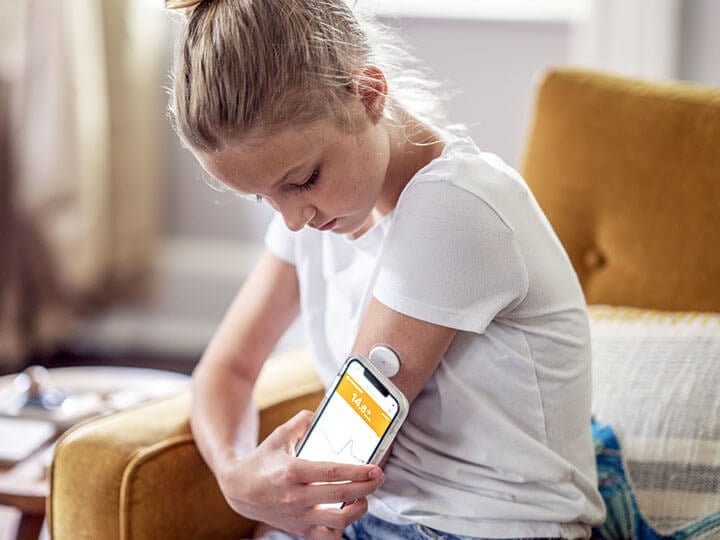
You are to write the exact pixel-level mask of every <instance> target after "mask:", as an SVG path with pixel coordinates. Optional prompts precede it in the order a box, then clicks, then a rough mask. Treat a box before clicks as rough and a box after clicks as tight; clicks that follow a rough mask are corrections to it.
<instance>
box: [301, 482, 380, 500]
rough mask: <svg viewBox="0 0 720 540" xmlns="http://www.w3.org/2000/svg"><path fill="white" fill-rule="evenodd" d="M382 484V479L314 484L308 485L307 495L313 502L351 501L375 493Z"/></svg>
mask: <svg viewBox="0 0 720 540" xmlns="http://www.w3.org/2000/svg"><path fill="white" fill-rule="evenodd" d="M381 484H382V479H374V480H366V481H364V482H342V483H332V484H312V485H310V486H308V489H307V492H306V495H305V496H306V497H307V500H308V501H309V502H310V503H311V504H324V503H338V502H344V503H351V502H353V501H355V500H357V499H361V498H362V497H366V496H368V495H370V494H371V493H374V492H375V490H376V489H377V488H378V487H380V485H381Z"/></svg>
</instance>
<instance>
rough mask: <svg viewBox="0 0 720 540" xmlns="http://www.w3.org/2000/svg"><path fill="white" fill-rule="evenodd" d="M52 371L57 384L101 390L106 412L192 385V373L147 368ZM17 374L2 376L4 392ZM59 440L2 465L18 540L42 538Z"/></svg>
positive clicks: (2, 491)
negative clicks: (51, 467)
mask: <svg viewBox="0 0 720 540" xmlns="http://www.w3.org/2000/svg"><path fill="white" fill-rule="evenodd" d="M49 375H50V382H51V384H52V385H53V386H56V387H59V388H62V389H63V390H65V391H66V392H68V393H81V392H87V391H93V392H97V393H98V394H99V395H100V396H101V397H102V399H103V403H104V404H105V405H104V407H103V408H104V412H105V413H107V412H111V411H113V410H119V409H122V408H125V407H127V406H130V405H134V404H137V403H140V402H142V401H146V400H148V399H154V398H160V397H165V396H169V395H172V394H175V393H178V392H181V391H183V390H185V389H187V388H188V387H189V384H190V378H189V377H188V376H187V375H182V374H180V373H174V372H171V371H161V370H156V369H143V368H126V367H106V366H97V367H96V366H87V367H86V366H83V367H68V368H56V369H51V370H49ZM13 378H14V376H12V375H8V376H5V377H0V391H2V390H3V388H5V389H7V388H8V385H9V384H10V382H11V381H12V380H13ZM59 435H60V433H58V436H59ZM56 438H57V437H56ZM54 441H55V440H53V441H52V442H49V443H48V444H46V445H45V446H43V447H42V448H41V449H39V450H38V451H37V452H35V453H34V454H32V455H31V456H29V457H28V458H26V459H25V460H23V461H21V462H19V463H17V464H15V465H13V466H10V467H3V466H0V505H6V506H11V507H14V508H16V509H18V510H19V511H20V514H21V517H20V522H19V525H18V530H17V539H18V540H29V539H32V540H37V538H38V535H39V533H40V530H41V527H42V522H43V519H44V517H45V499H46V498H47V495H48V489H49V486H48V482H47V478H46V473H47V468H48V466H49V465H50V461H51V460H52V453H53V450H54ZM0 444H2V442H1V441H0Z"/></svg>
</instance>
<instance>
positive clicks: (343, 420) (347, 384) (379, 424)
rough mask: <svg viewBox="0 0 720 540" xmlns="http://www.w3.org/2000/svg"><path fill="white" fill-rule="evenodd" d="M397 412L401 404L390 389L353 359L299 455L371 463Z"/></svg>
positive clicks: (310, 458)
mask: <svg viewBox="0 0 720 540" xmlns="http://www.w3.org/2000/svg"><path fill="white" fill-rule="evenodd" d="M398 410H399V404H398V401H397V400H396V398H395V397H393V396H392V395H391V394H390V392H389V391H388V390H387V388H385V386H384V385H383V384H382V383H381V382H380V381H379V380H378V379H377V378H376V377H375V376H374V375H373V374H372V373H371V372H370V370H368V369H367V368H366V367H365V366H363V365H362V364H361V363H360V362H359V361H358V360H356V359H352V360H350V362H349V363H348V364H347V365H346V369H345V371H344V372H343V373H342V374H341V376H340V378H339V380H338V382H337V384H336V386H335V388H334V389H333V391H332V393H331V394H330V397H329V399H327V400H326V402H325V405H324V407H323V409H322V410H321V411H320V413H319V416H318V418H317V420H316V421H315V423H314V424H313V426H312V428H311V430H310V433H309V434H308V435H307V437H306V438H305V440H304V442H303V443H302V445H301V446H300V448H299V449H298V451H297V455H298V457H301V458H303V459H308V460H311V461H332V462H335V463H348V464H364V463H368V462H369V461H370V460H371V459H372V458H373V456H374V454H375V452H376V450H377V448H378V446H379V445H380V441H381V439H382V437H383V435H385V433H386V432H387V430H388V428H389V427H390V425H391V424H392V422H393V420H394V419H395V417H396V416H397V414H398Z"/></svg>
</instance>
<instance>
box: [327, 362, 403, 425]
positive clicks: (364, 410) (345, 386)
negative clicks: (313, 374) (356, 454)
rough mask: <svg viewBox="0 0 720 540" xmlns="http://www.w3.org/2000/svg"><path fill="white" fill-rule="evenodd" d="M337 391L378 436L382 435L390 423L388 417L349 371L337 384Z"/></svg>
mask: <svg viewBox="0 0 720 540" xmlns="http://www.w3.org/2000/svg"><path fill="white" fill-rule="evenodd" d="M337 393H338V394H340V395H341V396H342V397H343V399H344V400H345V401H346V402H347V404H348V405H350V407H352V409H353V410H354V411H355V412H356V413H357V414H358V415H359V416H360V417H361V418H362V419H363V420H365V423H367V425H368V426H370V427H371V428H372V430H373V431H374V432H375V433H377V435H378V437H382V436H383V434H384V433H385V430H387V428H388V425H390V417H389V416H388V415H387V413H385V411H383V409H382V407H380V405H378V404H377V402H376V401H375V400H374V399H373V398H372V397H371V396H370V394H368V393H367V392H366V391H365V390H363V389H362V387H361V386H360V385H359V384H358V383H357V382H356V381H355V379H353V378H352V377H351V376H350V374H349V373H346V374H345V375H344V376H343V378H342V380H341V381H340V383H339V384H338V387H337Z"/></svg>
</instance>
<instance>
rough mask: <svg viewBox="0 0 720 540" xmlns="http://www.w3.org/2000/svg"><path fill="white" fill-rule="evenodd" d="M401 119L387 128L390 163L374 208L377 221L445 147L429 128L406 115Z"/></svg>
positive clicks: (436, 134) (437, 135)
mask: <svg viewBox="0 0 720 540" xmlns="http://www.w3.org/2000/svg"><path fill="white" fill-rule="evenodd" d="M405 116H406V117H405V118H401V119H400V120H401V121H400V122H398V123H397V124H388V135H389V137H388V139H389V144H390V162H389V164H388V169H387V174H386V175H385V183H384V184H383V188H382V190H381V192H380V196H379V197H378V200H377V202H376V204H375V213H376V214H378V215H379V216H380V217H382V216H385V215H386V214H388V213H390V212H391V211H392V210H393V209H394V208H395V205H396V204H397V201H398V199H399V198H400V194H401V193H402V191H403V189H405V186H407V184H408V183H409V182H410V180H411V179H412V178H413V176H415V174H416V173H417V172H418V171H419V170H420V169H422V168H423V167H425V166H426V165H427V164H428V163H430V162H431V161H432V160H433V159H435V158H437V157H438V156H440V154H441V153H442V151H443V148H444V147H445V142H444V141H443V139H442V137H441V136H440V135H439V134H438V133H437V132H436V131H434V130H433V129H432V128H431V127H430V126H428V125H427V124H424V123H423V122H421V121H419V120H418V119H416V118H414V117H412V116H410V115H409V114H407V115H405Z"/></svg>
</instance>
